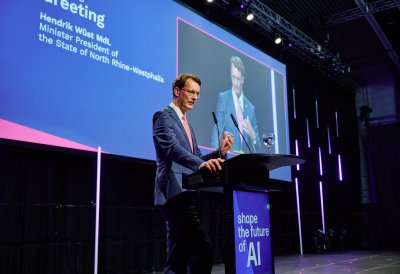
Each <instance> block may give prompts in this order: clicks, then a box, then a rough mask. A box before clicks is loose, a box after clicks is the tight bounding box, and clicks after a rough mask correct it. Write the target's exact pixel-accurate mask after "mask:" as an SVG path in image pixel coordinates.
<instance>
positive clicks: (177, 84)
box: [172, 73, 201, 98]
mask: <svg viewBox="0 0 400 274" xmlns="http://www.w3.org/2000/svg"><path fill="white" fill-rule="evenodd" d="M188 79H192V80H193V81H195V82H196V83H197V84H199V86H201V80H200V78H199V77H197V75H195V74H192V73H182V74H179V75H178V77H176V79H175V80H174V82H173V83H172V97H173V98H175V93H174V89H175V88H179V89H181V88H183V87H184V86H185V85H186V81H187V80H188Z"/></svg>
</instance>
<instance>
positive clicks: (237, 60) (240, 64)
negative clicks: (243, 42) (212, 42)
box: [231, 56, 245, 76]
mask: <svg viewBox="0 0 400 274" xmlns="http://www.w3.org/2000/svg"><path fill="white" fill-rule="evenodd" d="M231 65H233V66H234V67H235V68H237V69H238V70H239V72H240V73H241V74H242V76H244V72H245V70H244V65H243V62H242V59H240V57H239V56H232V57H231Z"/></svg>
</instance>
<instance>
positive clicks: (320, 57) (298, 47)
mask: <svg viewBox="0 0 400 274" xmlns="http://www.w3.org/2000/svg"><path fill="white" fill-rule="evenodd" d="M386 1H389V0H386ZM243 2H244V4H245V6H246V7H247V9H250V10H251V11H252V12H253V14H254V19H253V21H252V26H253V28H255V29H256V30H258V31H259V32H261V33H262V34H263V35H265V36H267V37H268V38H269V39H271V40H274V37H275V36H274V35H275V33H277V32H278V33H280V34H281V35H282V37H283V39H284V41H285V46H286V47H287V48H290V49H291V50H292V51H293V53H295V54H296V55H297V56H299V57H300V58H301V59H303V60H305V61H306V62H307V63H309V64H310V65H312V66H314V67H316V68H317V69H318V70H320V71H323V72H329V74H330V76H334V78H335V79H337V80H339V81H340V82H342V83H343V84H344V85H346V86H347V87H350V88H351V89H358V88H359V86H358V85H357V84H356V83H354V82H352V81H351V80H350V79H349V78H348V77H344V76H345V75H344V74H345V73H347V72H349V71H350V67H349V66H348V65H347V64H345V63H344V62H343V61H342V60H341V59H340V57H339V53H332V52H331V51H329V50H328V49H327V48H325V47H324V46H323V45H321V44H320V43H318V42H316V41H315V40H314V39H312V38H311V37H309V36H308V35H306V34H305V33H303V32H302V31H301V30H300V29H298V28H297V27H295V26H294V25H292V24H291V23H290V22H289V21H287V20H286V19H285V18H283V17H282V16H280V15H279V14H277V13H276V12H274V11H273V10H271V9H270V8H269V7H268V6H267V5H266V4H264V3H263V1H262V0H243ZM229 5H230V1H228V0H221V1H220V2H219V6H221V7H222V8H224V9H225V10H227V9H228V8H229ZM246 12H247V10H243V11H242V13H241V14H240V15H239V16H240V17H241V18H245V14H246Z"/></svg>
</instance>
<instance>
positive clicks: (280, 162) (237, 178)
mask: <svg viewBox="0 0 400 274" xmlns="http://www.w3.org/2000/svg"><path fill="white" fill-rule="evenodd" d="M304 162H305V160H304V159H302V158H301V157H299V156H296V155H291V154H260V153H259V154H240V155H237V156H235V157H232V158H230V159H228V160H226V161H225V162H224V163H223V164H222V167H223V168H222V172H221V173H220V174H218V175H212V174H211V173H210V172H208V170H205V169H203V170H200V171H198V172H195V173H192V174H184V175H183V185H182V186H183V188H186V189H197V190H203V191H212V192H223V191H224V188H225V187H226V186H235V187H245V188H249V189H250V188H253V189H255V188H257V189H259V190H260V189H263V190H266V189H268V188H270V187H271V184H270V182H269V179H268V178H269V175H268V174H269V171H271V170H274V169H277V168H280V167H284V166H293V165H298V164H302V163H304Z"/></svg>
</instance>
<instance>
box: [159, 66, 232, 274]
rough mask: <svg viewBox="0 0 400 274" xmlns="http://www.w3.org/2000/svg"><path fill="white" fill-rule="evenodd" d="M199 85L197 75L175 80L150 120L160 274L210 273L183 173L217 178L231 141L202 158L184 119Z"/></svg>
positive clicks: (205, 239)
mask: <svg viewBox="0 0 400 274" xmlns="http://www.w3.org/2000/svg"><path fill="white" fill-rule="evenodd" d="M200 85H201V81H200V79H199V78H198V77H197V76H196V75H193V74H181V75H179V76H178V77H177V78H176V79H175V81H174V82H173V84H172V90H173V100H172V102H171V104H170V105H169V106H168V107H167V108H166V109H164V110H162V111H158V112H156V113H155V114H154V116H153V142H154V147H155V150H156V161H157V173H156V180H155V193H154V195H155V205H156V207H157V208H158V209H159V210H160V212H161V214H162V215H163V217H164V218H165V220H166V226H167V262H166V265H165V273H192V274H194V273H199V274H206V273H211V269H212V263H213V256H212V254H213V252H212V246H211V242H210V240H209V239H208V236H207V235H206V232H205V230H204V229H203V228H202V226H201V223H200V221H199V218H198V213H197V208H196V204H195V197H196V196H195V192H194V191H185V190H183V189H182V174H183V173H189V174H190V173H193V172H195V171H198V170H200V169H207V170H208V171H209V172H211V173H218V172H219V171H220V170H221V163H222V162H223V161H224V159H222V158H225V157H226V153H227V152H228V151H229V150H230V149H231V147H232V144H233V136H231V137H229V138H224V139H223V141H222V142H221V146H220V151H218V150H216V151H214V152H212V153H210V154H207V155H205V156H203V155H202V154H201V152H200V150H199V148H198V146H197V141H196V138H195V135H194V131H193V129H192V128H191V127H190V126H189V125H188V123H187V119H186V112H187V111H188V110H191V109H192V108H193V107H194V105H195V103H196V101H197V100H198V99H199V97H200ZM224 137H226V136H224ZM221 157H222V158H221Z"/></svg>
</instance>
